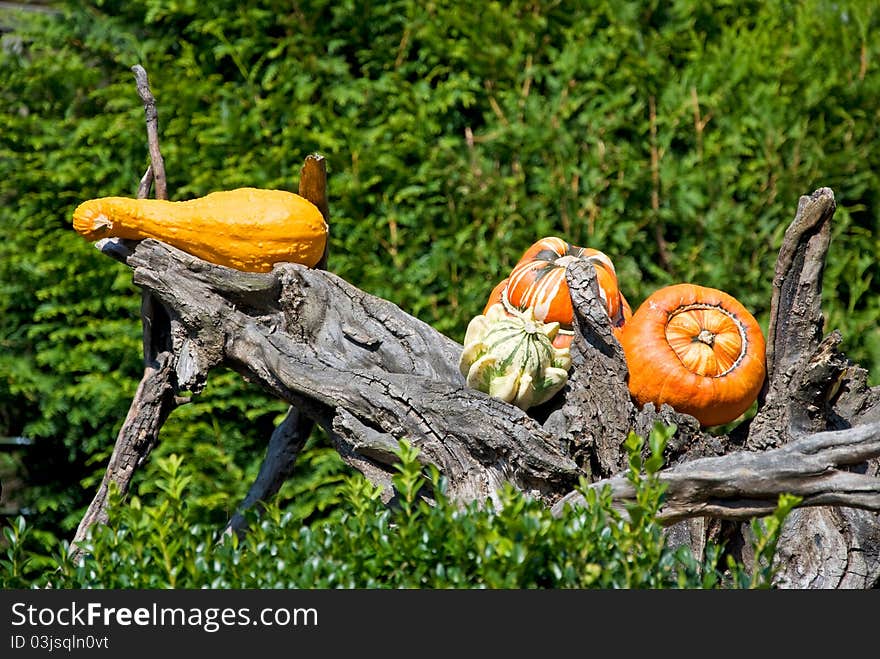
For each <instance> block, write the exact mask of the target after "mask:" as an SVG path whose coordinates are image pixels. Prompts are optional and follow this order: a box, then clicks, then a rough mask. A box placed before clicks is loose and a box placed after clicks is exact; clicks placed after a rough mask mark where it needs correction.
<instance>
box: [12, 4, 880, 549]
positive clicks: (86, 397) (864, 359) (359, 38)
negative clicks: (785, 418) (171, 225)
mask: <svg viewBox="0 0 880 659" xmlns="http://www.w3.org/2000/svg"><path fill="white" fill-rule="evenodd" d="M54 7H56V8H57V9H58V13H54V14H46V15H43V14H38V13H29V14H27V15H25V14H16V13H13V12H7V11H4V12H2V13H0V25H3V26H4V27H12V28H14V29H13V31H12V32H9V33H7V34H5V35H4V36H3V41H2V48H0V80H2V83H3V84H2V85H0V435H19V434H23V435H26V436H28V437H32V438H34V439H35V440H36V444H35V446H34V447H32V449H31V450H29V451H27V452H25V453H20V454H14V455H13V456H12V457H10V456H8V455H7V456H2V457H0V468H2V469H6V470H7V471H9V470H14V471H15V472H16V473H18V474H20V475H22V477H23V479H24V482H23V483H22V484H21V486H20V487H17V488H16V489H15V491H14V498H15V501H14V503H16V504H20V505H23V506H25V508H26V509H28V510H29V511H30V512H31V513H32V514H33V517H34V519H35V520H36V524H37V526H38V527H39V528H42V529H45V532H46V533H50V534H60V535H62V536H69V535H70V534H71V532H72V529H73V528H74V527H75V525H76V523H77V521H78V519H79V516H80V514H81V512H82V509H83V507H84V505H85V504H87V502H88V501H89V500H90V498H91V496H92V493H93V492H94V489H95V486H96V484H97V481H98V479H99V478H100V473H101V471H102V466H103V464H104V461H105V460H106V458H107V457H108V456H109V453H110V450H111V448H112V445H113V440H114V438H115V433H116V431H117V430H118V428H119V426H120V424H121V422H122V419H123V418H124V416H125V413H126V411H127V407H128V403H129V401H130V399H131V396H132V394H133V393H134V388H135V386H136V383H137V381H138V379H139V378H140V373H141V361H140V325H139V316H138V311H139V300H140V296H139V292H138V290H137V289H136V288H135V287H133V285H132V284H131V280H130V274H129V271H128V270H127V269H126V268H125V267H123V266H121V265H119V264H117V263H115V262H113V261H111V260H110V259H107V258H105V257H102V256H100V255H99V254H98V253H97V252H96V251H95V249H94V248H93V247H92V246H91V245H90V244H88V243H86V242H85V241H84V240H82V239H81V238H80V237H79V236H77V235H76V234H75V233H74V232H73V231H72V229H71V227H70V218H71V214H72V211H73V209H74V207H75V206H76V205H77V204H78V203H79V202H81V201H83V200H85V199H89V198H93V197H101V196H109V195H127V196H134V194H135V191H136V187H137V182H138V179H139V178H140V176H141V175H142V173H143V171H144V170H145V168H146V166H147V164H148V156H147V149H146V139H145V131H144V123H143V109H142V106H141V103H140V100H139V98H138V97H137V94H136V91H135V87H134V83H133V76H132V74H131V71H130V67H131V66H132V65H133V64H136V63H140V64H142V65H143V66H145V68H146V69H147V71H148V73H149V76H150V83H151V86H152V89H153V92H154V93H155V95H156V98H157V100H158V105H159V119H160V136H161V144H162V150H163V154H164V157H165V163H166V166H167V169H168V174H169V191H170V194H171V196H172V198H174V199H185V198H190V197H194V196H198V195H202V194H205V193H207V192H210V191H212V190H217V189H222V188H232V187H235V186H240V185H253V186H260V187H279V188H286V189H290V190H296V185H297V177H298V172H299V168H300V166H301V164H302V161H303V158H304V157H305V156H306V155H307V154H309V153H311V152H319V153H322V154H323V155H324V156H326V158H327V162H328V169H329V174H330V205H331V215H332V218H331V220H332V227H331V248H330V264H329V265H330V269H331V270H333V271H334V272H336V273H337V274H339V275H341V276H342V277H344V278H345V279H347V280H348V281H350V282H352V283H354V284H355V285H357V286H359V287H361V288H362V289H364V290H366V291H369V292H371V293H374V294H376V295H379V296H381V297H384V298H387V299H389V300H392V301H393V302H395V303H397V304H398V305H400V306H401V307H402V308H403V309H405V310H406V311H408V312H410V313H412V314H413V315H415V316H417V317H419V318H421V319H423V320H425V321H426V322H428V323H430V324H432V325H433V326H434V327H436V328H437V329H438V330H440V331H442V332H444V333H447V334H448V335H450V336H452V337H453V338H456V339H459V340H460V339H461V337H462V335H463V332H464V328H465V326H466V324H467V322H468V320H469V319H470V318H471V317H472V316H473V315H475V314H476V313H479V311H480V310H481V309H482V306H483V304H484V302H485V298H486V296H487V295H488V292H489V290H490V289H491V287H492V285H493V284H494V283H495V282H497V281H498V280H500V279H501V278H503V277H504V276H505V274H506V272H507V271H508V270H509V269H510V267H512V265H513V263H514V262H515V261H516V260H517V258H518V256H519V254H520V253H521V252H522V251H523V250H524V249H525V248H526V247H527V246H528V245H529V244H531V242H533V241H534V240H535V239H537V238H539V237H541V236H544V235H551V234H557V235H561V236H563V237H565V238H566V239H568V240H569V241H570V242H573V243H576V244H579V245H584V246H591V247H595V248H598V249H601V250H603V251H605V252H606V253H607V254H608V255H609V256H610V257H611V258H612V259H613V261H614V263H615V265H616V267H617V269H618V274H619V277H620V279H621V285H622V288H623V291H624V293H625V294H626V296H627V297H628V299H629V301H630V302H631V303H632V304H633V307H634V308H635V307H636V306H637V305H638V304H639V303H640V302H641V301H642V300H643V299H644V298H645V297H646V296H647V295H648V294H649V293H650V292H652V291H653V290H655V289H656V288H658V287H660V286H662V285H665V284H670V283H675V282H679V281H689V282H694V283H699V284H703V285H708V286H714V287H718V288H722V289H724V290H726V291H727V292H729V293H731V294H732V295H734V296H735V297H737V298H738V299H739V300H740V301H742V302H743V303H744V304H745V305H746V306H747V307H748V308H749V309H750V310H752V311H753V313H754V314H755V315H756V316H757V317H758V318H759V320H760V321H761V322H762V323H763V324H764V327H765V329H766V318H767V312H768V308H769V304H770V288H771V278H772V273H773V265H774V262H775V258H776V252H777V250H778V247H779V244H780V242H781V238H782V234H783V232H784V230H785V228H786V226H787V225H788V223H789V222H790V220H791V218H792V217H793V215H794V211H795V209H796V207H797V202H798V198H799V196H800V195H802V194H808V193H810V192H812V191H813V190H815V189H816V188H818V187H820V186H828V187H831V188H832V189H833V190H834V193H835V196H836V198H837V202H838V210H837V213H836V215H835V224H834V236H833V241H832V246H831V252H830V254H829V259H828V264H827V268H826V272H825V299H824V305H825V306H824V309H825V312H826V316H827V324H828V329H833V328H838V329H840V330H841V331H842V333H843V335H844V337H845V343H844V348H845V350H846V351H847V353H848V354H849V356H850V357H851V358H853V359H854V360H856V361H859V362H860V363H862V364H863V365H864V366H865V367H867V368H868V369H869V370H870V372H871V378H872V383H874V384H877V383H878V382H880V334H878V331H877V327H878V319H880V295H878V293H880V276H878V275H880V272H878V267H880V266H878V259H877V255H878V253H880V232H878V219H877V218H878V217H880V179H878V177H877V175H876V172H877V171H880V135H878V126H880V104H878V103H877V99H878V98H880V41H878V40H877V39H876V38H873V39H872V38H871V36H872V35H876V34H877V32H878V30H880V8H877V7H876V6H873V3H867V2H857V1H852V2H841V1H832V0H802V1H799V2H780V3H767V2H758V1H735V0H729V1H727V0H719V1H717V2H714V3H705V2H699V1H697V0H675V1H672V2H667V1H664V2H660V1H659V0H640V1H638V2H634V1H630V2H627V1H624V0H614V1H611V0H608V1H602V0H590V1H588V2H584V1H580V0H577V1H575V0H559V1H546V2H522V1H514V2H510V3H499V2H484V1H482V0H458V1H438V2H420V1H417V0H388V1H386V2H370V1H361V0H334V1H333V2H328V1H325V0H303V1H302V2H296V3H289V2H280V1H272V0H262V1H255V2H249V3H241V2H231V1H228V0H218V1H216V2H210V3H204V2H196V1H195V0H144V1H141V2H130V1H127V0H126V1H121V0H120V1H113V0H107V1H97V2H58V3H54ZM283 411H284V406H283V405H282V404H280V403H279V402H278V401H275V400H273V399H271V398H269V397H267V396H266V395H264V394H263V393H261V392H260V391H257V390H255V389H253V388H252V387H250V386H248V385H247V384H245V383H243V382H242V381H241V380H240V378H238V377H237V376H235V375H233V374H231V373H226V372H217V373H215V374H214V376H213V378H212V379H211V382H210V384H209V387H208V389H207V391H206V392H205V393H204V394H203V395H202V396H200V397H199V398H198V399H197V400H196V401H195V402H194V403H192V404H190V405H187V406H184V407H183V408H181V409H180V410H179V411H177V412H175V414H174V415H173V416H172V418H171V419H170V420H169V422H168V424H167V425H166V427H165V429H164V433H163V437H162V444H161V445H160V447H159V449H157V452H156V453H155V456H156V459H157V460H158V459H159V458H162V457H163V456H166V455H169V454H171V453H176V454H179V455H182V456H184V458H185V460H186V461H187V462H188V463H191V464H193V465H194V466H196V467H197V469H195V470H194V473H195V474H196V476H194V478H193V482H192V483H191V485H190V488H189V494H190V496H191V497H192V500H191V505H192V506H194V508H195V509H196V510H198V511H200V515H201V519H202V521H203V522H205V523H206V524H210V523H222V522H223V521H225V519H226V516H227V515H228V514H229V513H230V512H231V511H232V509H233V508H234V506H235V505H236V504H237V502H238V501H239V500H240V499H241V497H242V496H243V494H244V490H245V488H246V487H247V484H248V482H249V480H250V478H251V477H252V476H253V475H254V474H255V473H256V469H257V466H258V463H259V460H260V458H261V457H262V453H263V447H264V446H265V442H266V439H267V437H268V435H269V433H270V432H271V428H272V427H273V425H274V424H275V423H276V422H277V421H278V420H279V419H280V416H281V414H282V413H283ZM10 461H14V462H15V464H10ZM344 474H345V470H344V469H343V467H342V466H341V464H340V462H339V461H338V459H336V458H335V456H334V454H333V452H332V451H331V450H330V449H328V448H327V447H326V446H325V443H324V442H323V441H322V437H320V436H319V435H316V436H315V437H314V438H313V440H312V443H311V444H310V448H309V450H308V452H307V453H306V455H305V456H304V457H303V460H302V462H301V465H300V468H299V470H298V473H297V476H296V477H295V478H294V479H293V480H292V481H291V483H289V484H288V486H286V488H285V490H284V491H283V492H282V501H288V502H291V503H289V505H290V506H293V507H297V506H299V507H302V511H300V512H303V514H306V515H307V516H311V517H320V516H321V515H323V514H324V513H325V511H326V510H329V509H330V508H332V507H333V506H334V504H335V503H336V502H337V501H339V498H340V496H341V494H340V486H341V482H342V480H343V477H344ZM156 477H157V476H156V474H155V472H154V467H153V465H152V464H151V465H150V466H148V467H147V468H146V469H145V470H144V473H143V474H142V475H141V477H140V479H141V481H142V482H144V483H149V482H150V481H151V479H155V478H156ZM7 489H8V488H7ZM6 496H7V497H8V496H10V495H9V494H7V495H6ZM298 510H299V509H298ZM298 514H299V512H298Z"/></svg>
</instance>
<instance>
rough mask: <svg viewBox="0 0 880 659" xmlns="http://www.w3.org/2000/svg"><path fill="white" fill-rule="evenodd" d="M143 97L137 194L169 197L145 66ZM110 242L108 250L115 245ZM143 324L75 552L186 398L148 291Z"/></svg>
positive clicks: (167, 324) (139, 71) (164, 321)
mask: <svg viewBox="0 0 880 659" xmlns="http://www.w3.org/2000/svg"><path fill="white" fill-rule="evenodd" d="M132 72H133V73H134V77H135V85H136V88H137V92H138V96H140V98H141V101H142V102H143V105H144V116H145V121H146V129H147V147H148V149H149V152H150V165H149V166H148V167H147V171H146V172H145V173H144V175H143V177H141V179H140V183H139V185H138V190H137V196H138V198H139V199H144V198H146V197H147V196H149V194H150V188H151V186H153V185H155V191H156V198H157V199H167V198H168V190H167V184H166V176H165V161H164V159H163V158H162V152H161V149H160V147H159V113H158V110H157V108H156V98H155V97H154V96H153V92H152V91H151V90H150V84H149V80H148V78H147V72H146V70H144V68H143V67H142V66H140V65H135V66H133V67H132ZM112 248H113V246H109V247H108V249H112ZM141 324H142V325H143V353H144V373H143V376H142V378H141V381H140V384H139V385H138V388H137V391H136V393H135V395H134V398H133V399H132V402H131V405H130V406H129V410H128V414H127V416H126V418H125V420H124V421H123V423H122V426H121V427H120V429H119V432H118V433H117V436H116V444H115V445H114V448H113V453H112V454H111V456H110V461H109V463H108V465H107V469H106V471H105V473H104V477H103V479H102V481H101V485H100V487H99V488H98V491H97V493H96V494H95V497H94V498H93V499H92V502H91V503H90V504H89V507H88V509H87V510H86V512H85V515H83V518H82V520H81V521H80V523H79V526H78V527H77V530H76V534H75V535H74V538H73V542H72V543H71V553H72V555H73V556H74V557H78V556H79V555H81V553H82V548H81V546H80V544H81V541H82V540H83V539H84V538H85V536H86V532H87V531H88V529H89V527H90V526H91V525H92V524H95V523H106V521H107V504H108V497H109V494H110V487H111V485H112V486H115V487H116V488H117V489H118V490H119V492H120V493H122V494H123V495H124V494H125V493H127V492H128V488H129V486H130V485H131V480H132V478H133V477H134V474H135V471H136V470H137V468H138V467H139V466H140V465H141V464H142V463H143V462H144V461H145V460H146V459H147V456H149V454H150V452H151V451H152V450H153V448H154V447H155V446H156V444H157V443H158V441H159V429H160V428H161V427H162V424H164V423H165V420H166V419H167V418H168V415H169V414H171V412H172V411H173V410H174V408H175V407H177V406H178V405H179V404H180V403H181V402H184V399H181V398H179V397H177V396H176V395H175V393H176V391H177V386H176V383H175V369H174V367H173V364H174V362H175V356H174V355H173V353H172V351H171V334H172V333H173V332H178V331H179V329H180V328H179V327H177V326H176V325H175V324H174V323H173V322H172V321H171V319H170V318H169V316H168V313H167V312H166V311H165V310H164V309H163V308H162V307H161V305H159V304H157V303H156V301H155V300H154V299H153V297H152V295H151V294H150V292H149V291H148V290H144V291H143V292H142V293H141Z"/></svg>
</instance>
